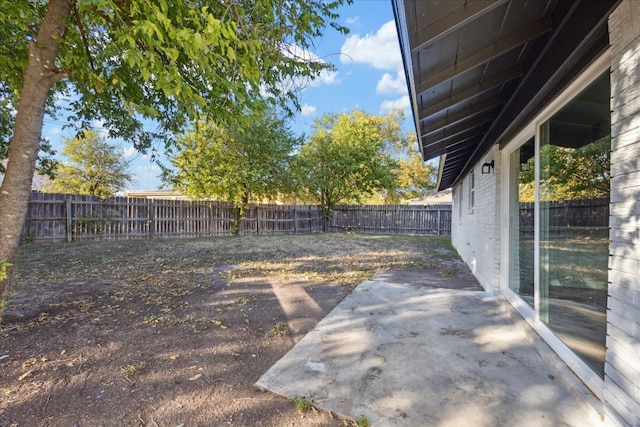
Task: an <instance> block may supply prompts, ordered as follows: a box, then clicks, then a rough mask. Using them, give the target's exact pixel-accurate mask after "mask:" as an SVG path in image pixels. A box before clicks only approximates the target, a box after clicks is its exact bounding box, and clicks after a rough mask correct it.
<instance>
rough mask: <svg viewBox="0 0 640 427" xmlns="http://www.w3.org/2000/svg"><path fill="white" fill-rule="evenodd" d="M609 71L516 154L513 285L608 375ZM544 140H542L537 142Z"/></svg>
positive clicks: (511, 180)
mask: <svg viewBox="0 0 640 427" xmlns="http://www.w3.org/2000/svg"><path fill="white" fill-rule="evenodd" d="M609 94H610V82H609V72H608V71H607V72H605V73H603V74H601V75H600V76H599V77H597V78H596V79H595V80H594V81H593V82H592V83H591V84H589V85H588V86H587V87H586V88H585V89H584V90H582V91H581V92H579V93H577V94H576V95H575V96H574V97H572V98H571V99H570V100H568V102H566V103H565V104H564V105H563V106H562V107H560V108H558V109H557V110H556V111H555V112H553V113H552V114H551V115H550V116H547V117H549V118H548V119H547V120H545V121H544V122H542V123H541V124H540V125H539V126H538V128H537V132H536V138H537V141H536V139H535V138H531V139H530V140H528V141H526V142H525V143H524V144H522V145H521V146H520V147H518V148H517V149H516V150H515V151H512V152H511V153H510V157H509V170H510V173H509V187H508V188H509V201H510V206H509V257H510V260H509V279H508V280H509V284H508V286H509V288H510V289H511V290H512V291H513V292H514V293H515V294H517V295H518V297H519V298H520V299H521V300H522V301H524V302H526V304H527V305H528V306H529V307H530V308H532V309H533V313H534V314H535V318H536V319H537V320H539V321H540V322H542V323H543V324H544V325H546V326H547V328H548V329H549V330H550V331H551V332H552V333H553V334H554V335H555V336H556V337H557V338H559V339H560V340H561V341H562V343H563V344H564V345H566V346H567V347H568V348H569V349H570V350H571V351H572V352H573V353H574V354H575V355H577V356H578V358H579V359H581V360H582V361H583V362H584V363H585V364H586V365H587V366H588V367H590V368H591V370H593V371H594V372H595V373H596V374H598V375H599V376H600V377H604V356H605V338H606V307H607V286H608V252H609V251H608V238H609V230H608V227H609V188H610V183H609V153H610V132H611V130H610V129H611V118H610V108H609V96H610V95H609ZM536 143H537V144H536Z"/></svg>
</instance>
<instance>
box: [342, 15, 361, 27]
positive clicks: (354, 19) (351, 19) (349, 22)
mask: <svg viewBox="0 0 640 427" xmlns="http://www.w3.org/2000/svg"><path fill="white" fill-rule="evenodd" d="M358 21H360V17H359V16H350V17H348V18H347V19H345V20H344V23H345V24H347V25H353V24H355V23H356V22H358Z"/></svg>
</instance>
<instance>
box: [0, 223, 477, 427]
mask: <svg viewBox="0 0 640 427" xmlns="http://www.w3.org/2000/svg"><path fill="white" fill-rule="evenodd" d="M424 271H429V272H431V273H433V272H436V273H437V274H438V275H440V276H441V277H447V278H449V279H450V278H452V277H456V278H459V280H454V281H451V280H447V281H446V282H447V283H452V282H455V283H464V285H463V286H464V287H465V288H469V287H472V286H473V280H472V279H471V278H470V275H469V272H468V270H467V268H466V266H464V264H463V263H462V262H461V261H460V260H459V258H458V257H457V255H456V254H455V252H454V251H453V249H452V248H451V246H450V244H449V242H448V239H438V238H424V237H393V236H358V235H342V234H321V235H310V236H278V237H235V238H232V237H229V238H214V239H193V240H169V239H167V240H137V241H134V240H130V241H106V242H86V243H73V244H55V245H25V246H23V247H22V248H21V251H20V255H19V259H18V260H17V263H16V268H15V271H14V278H13V281H12V289H13V292H12V296H11V298H10V301H9V310H8V312H7V313H6V316H5V319H4V323H3V324H2V326H1V328H0V339H1V345H0V426H1V427H5V426H78V427H84V426H114V425H115V426H180V425H182V426H213V425H216V426H218V425H233V426H343V425H355V424H354V423H353V421H350V420H344V419H339V418H337V417H335V416H332V414H329V413H326V412H322V411H315V410H313V409H311V410H310V411H308V412H306V413H304V414H300V413H298V412H297V410H296V405H295V403H294V402H292V401H290V400H287V399H284V398H282V397H279V396H276V395H273V394H271V393H266V392H262V391H259V390H258V389H257V388H255V387H254V386H253V384H254V383H255V381H256V380H257V379H258V378H259V377H260V376H261V375H262V374H263V373H264V372H265V371H266V370H267V369H268V368H269V367H270V366H271V365H273V364H274V363H275V362H276V361H277V360H278V359H279V358H280V357H282V356H283V355H284V354H285V353H286V352H287V351H288V350H289V349H290V348H291V347H292V346H293V345H294V344H295V343H296V342H297V341H299V340H300V339H301V338H302V337H303V336H304V335H305V334H306V333H307V332H308V331H309V330H310V329H312V328H313V327H314V326H315V324H316V323H317V322H318V321H319V320H320V319H321V318H323V317H324V316H325V315H326V314H327V313H328V312H329V311H330V310H331V309H332V308H333V307H335V306H336V305H337V304H338V303H339V302H340V301H341V300H342V299H343V298H344V296H345V295H346V294H347V293H348V292H349V291H350V290H351V289H353V287H354V286H356V285H358V284H359V283H361V282H362V281H363V280H368V279H371V278H373V277H374V275H375V274H377V275H378V277H379V278H382V279H384V280H392V279H394V278H395V279H398V280H399V279H403V280H401V281H403V282H410V281H411V280H414V281H417V283H418V284H421V285H425V286H428V285H429V284H428V283H419V278H420V277H421V272H424ZM405 279H406V280H405ZM443 283H444V282H443ZM434 285H435V286H437V284H434ZM476 286H477V284H476Z"/></svg>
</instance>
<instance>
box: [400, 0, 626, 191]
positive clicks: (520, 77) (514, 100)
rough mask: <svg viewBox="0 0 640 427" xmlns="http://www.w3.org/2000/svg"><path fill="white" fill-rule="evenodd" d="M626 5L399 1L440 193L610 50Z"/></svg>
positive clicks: (606, 1)
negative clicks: (614, 17) (615, 17)
mask: <svg viewBox="0 0 640 427" xmlns="http://www.w3.org/2000/svg"><path fill="white" fill-rule="evenodd" d="M619 2H620V0H598V1H592V0H591V1H590V0H573V1H570V0H529V1H522V0H448V1H436V0H433V1H423V0H392V3H393V10H394V16H395V20H396V25H397V28H398V35H399V40H400V48H401V51H402V57H403V61H404V67H405V75H406V78H407V86H408V88H409V93H410V98H411V106H412V109H413V115H414V121H415V127H416V132H417V134H418V140H419V141H420V149H421V153H422V156H423V158H424V160H429V159H432V158H435V157H438V156H440V162H441V164H440V168H439V174H438V189H439V190H444V189H446V188H449V187H451V186H452V185H454V184H455V183H456V182H457V181H458V180H459V179H461V178H462V177H463V176H464V175H465V174H466V173H467V172H468V171H469V169H470V168H471V167H473V165H474V164H476V163H477V162H478V161H479V160H480V159H481V158H482V156H484V155H485V154H486V152H487V151H488V150H489V149H490V148H491V147H492V146H493V145H495V144H499V145H503V144H506V143H507V142H508V140H509V139H510V138H511V137H513V136H514V135H515V134H516V133H517V132H518V131H519V129H521V128H522V127H523V126H524V125H526V124H527V122H528V121H530V120H532V119H533V117H534V116H535V115H536V113H538V112H539V111H540V110H541V109H542V108H543V107H544V106H545V105H546V104H548V103H549V102H550V101H551V100H552V99H553V97H554V94H556V93H558V92H560V91H561V90H562V89H563V88H565V87H566V86H567V85H568V84H569V83H570V82H571V81H572V80H573V79H574V78H575V77H576V76H577V75H578V74H579V73H580V71H582V70H583V69H584V68H586V67H587V66H588V65H589V64H590V63H591V62H592V61H594V60H595V59H596V58H597V57H598V56H599V55H600V54H602V53H603V52H604V51H605V50H606V49H607V48H608V46H609V38H608V29H607V19H608V17H609V15H610V13H611V12H612V11H613V10H614V9H615V8H616V7H617V5H618V4H619Z"/></svg>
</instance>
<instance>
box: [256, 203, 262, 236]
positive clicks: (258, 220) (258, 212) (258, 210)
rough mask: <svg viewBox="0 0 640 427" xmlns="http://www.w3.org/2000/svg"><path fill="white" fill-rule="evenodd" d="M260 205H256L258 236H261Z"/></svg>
mask: <svg viewBox="0 0 640 427" xmlns="http://www.w3.org/2000/svg"><path fill="white" fill-rule="evenodd" d="M261 212H262V211H261V210H260V205H256V236H259V235H260V213H261Z"/></svg>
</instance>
